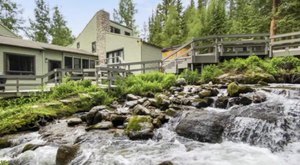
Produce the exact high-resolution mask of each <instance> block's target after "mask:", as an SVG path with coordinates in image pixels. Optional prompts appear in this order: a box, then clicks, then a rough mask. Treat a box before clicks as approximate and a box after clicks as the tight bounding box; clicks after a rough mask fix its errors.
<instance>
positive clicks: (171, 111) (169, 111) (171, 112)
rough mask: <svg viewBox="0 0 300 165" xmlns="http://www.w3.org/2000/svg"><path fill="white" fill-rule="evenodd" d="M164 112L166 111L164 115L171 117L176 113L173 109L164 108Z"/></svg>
mask: <svg viewBox="0 0 300 165" xmlns="http://www.w3.org/2000/svg"><path fill="white" fill-rule="evenodd" d="M165 113H166V115H168V116H171V117H174V116H176V114H177V112H176V111H175V110H173V109H168V110H166V112H165Z"/></svg>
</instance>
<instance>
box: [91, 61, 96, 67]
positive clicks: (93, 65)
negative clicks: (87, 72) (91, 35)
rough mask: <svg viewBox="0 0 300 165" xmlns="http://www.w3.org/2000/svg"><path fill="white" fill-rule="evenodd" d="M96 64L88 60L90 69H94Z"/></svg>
mask: <svg viewBox="0 0 300 165" xmlns="http://www.w3.org/2000/svg"><path fill="white" fill-rule="evenodd" d="M95 67H96V64H95V60H90V68H95Z"/></svg>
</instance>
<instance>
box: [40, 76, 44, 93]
mask: <svg viewBox="0 0 300 165" xmlns="http://www.w3.org/2000/svg"><path fill="white" fill-rule="evenodd" d="M41 86H42V92H44V77H42V78H41Z"/></svg>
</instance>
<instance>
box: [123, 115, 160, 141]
mask: <svg viewBox="0 0 300 165" xmlns="http://www.w3.org/2000/svg"><path fill="white" fill-rule="evenodd" d="M153 129H154V126H153V124H152V118H151V117H149V116H132V117H131V118H130V119H129V122H128V125H127V127H126V134H127V135H128V137H129V139H131V140H147V139H151V138H152V137H153V135H154V133H153Z"/></svg>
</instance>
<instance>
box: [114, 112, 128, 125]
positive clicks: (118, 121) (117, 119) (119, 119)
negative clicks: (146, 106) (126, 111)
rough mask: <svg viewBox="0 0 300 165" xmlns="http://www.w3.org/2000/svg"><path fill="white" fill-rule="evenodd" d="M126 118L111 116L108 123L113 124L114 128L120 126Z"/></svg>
mask: <svg viewBox="0 0 300 165" xmlns="http://www.w3.org/2000/svg"><path fill="white" fill-rule="evenodd" d="M126 119H127V116H124V115H117V114H112V115H111V116H110V121H111V122H112V123H113V126H114V127H118V126H122V125H123V124H124V122H125V121H126Z"/></svg>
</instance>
